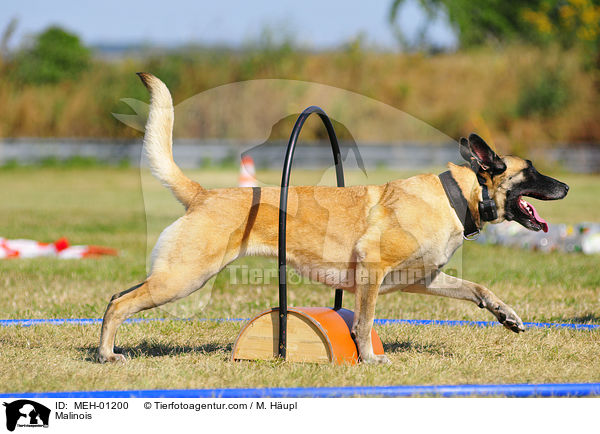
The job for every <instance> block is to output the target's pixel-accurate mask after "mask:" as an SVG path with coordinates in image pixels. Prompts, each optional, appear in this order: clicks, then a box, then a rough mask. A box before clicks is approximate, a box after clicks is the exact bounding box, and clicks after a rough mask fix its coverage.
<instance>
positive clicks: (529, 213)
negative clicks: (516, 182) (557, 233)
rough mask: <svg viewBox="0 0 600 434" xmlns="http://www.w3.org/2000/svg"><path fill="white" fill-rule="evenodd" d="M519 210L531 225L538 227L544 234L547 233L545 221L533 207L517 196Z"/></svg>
mask: <svg viewBox="0 0 600 434" xmlns="http://www.w3.org/2000/svg"><path fill="white" fill-rule="evenodd" d="M519 209H520V210H521V212H522V213H523V214H525V216H526V217H527V218H528V219H529V221H530V222H531V223H532V224H533V225H535V226H539V228H540V229H542V230H543V231H544V232H548V223H547V222H546V220H544V219H543V218H541V217H540V215H539V214H538V212H537V211H536V209H535V208H534V206H533V205H532V204H530V203H529V202H527V201H526V200H525V199H523V197H522V196H519ZM538 230H539V229H538Z"/></svg>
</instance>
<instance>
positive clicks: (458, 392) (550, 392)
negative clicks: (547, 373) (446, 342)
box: [0, 383, 600, 398]
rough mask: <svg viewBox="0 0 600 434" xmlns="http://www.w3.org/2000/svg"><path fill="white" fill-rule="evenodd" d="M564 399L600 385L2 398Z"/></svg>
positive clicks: (181, 391) (206, 391) (153, 392)
mask: <svg viewBox="0 0 600 434" xmlns="http://www.w3.org/2000/svg"><path fill="white" fill-rule="evenodd" d="M423 395H431V396H442V397H457V396H507V397H521V398H525V397H550V396H553V397H565V396H573V397H575V396H594V395H600V383H557V384H466V385H448V386H443V385H436V386H365V387H318V388H316V387H307V388H303V387H292V388H283V387H282V388H264V389H171V390H169V389H167V390H93V391H76V392H39V393H38V392H31V393H14V394H11V393H2V394H0V398H350V397H361V396H362V397H368V396H374V397H377V396H380V397H410V396H423Z"/></svg>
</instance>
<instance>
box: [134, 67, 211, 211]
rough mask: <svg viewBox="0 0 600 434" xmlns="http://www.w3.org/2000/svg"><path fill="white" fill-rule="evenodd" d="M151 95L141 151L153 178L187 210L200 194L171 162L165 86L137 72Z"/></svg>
mask: <svg viewBox="0 0 600 434" xmlns="http://www.w3.org/2000/svg"><path fill="white" fill-rule="evenodd" d="M137 75H138V76H139V77H140V79H141V80H142V83H144V85H145V86H146V88H148V91H149V92H150V112H149V113H148V122H147V123H146V133H145V135H144V150H145V152H146V155H147V156H148V160H149V161H150V169H151V171H152V174H153V175H154V176H155V177H156V178H158V180H159V181H160V182H161V183H162V184H163V185H164V186H165V187H168V188H169V189H170V190H171V191H172V192H173V194H174V195H175V197H176V198H177V200H179V202H181V203H182V204H183V205H184V206H185V207H186V209H187V208H188V206H189V205H190V203H191V202H192V199H193V198H194V197H195V196H196V195H197V194H198V193H199V192H200V191H202V190H203V189H202V187H201V186H200V184H198V183H197V182H194V181H192V180H191V179H190V178H188V177H187V176H185V175H184V174H183V172H182V171H181V169H179V167H178V166H177V164H175V161H174V160H173V122H174V118H175V114H174V110H173V100H172V99H171V94H170V92H169V89H167V86H165V84H164V83H163V82H162V81H160V80H159V79H158V78H156V77H155V76H153V75H152V74H148V73H146V72H138V74H137Z"/></svg>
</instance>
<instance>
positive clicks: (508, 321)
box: [401, 272, 525, 333]
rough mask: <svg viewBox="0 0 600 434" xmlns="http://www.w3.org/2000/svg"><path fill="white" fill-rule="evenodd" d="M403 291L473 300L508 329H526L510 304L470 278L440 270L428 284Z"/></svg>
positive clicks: (406, 288)
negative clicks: (466, 278)
mask: <svg viewBox="0 0 600 434" xmlns="http://www.w3.org/2000/svg"><path fill="white" fill-rule="evenodd" d="M401 291H402V292H411V293H416V294H429V295H439V296H442V297H449V298H456V299H459V300H467V301H472V302H473V303H475V304H476V305H477V306H479V307H480V308H482V309H483V308H485V309H487V310H488V311H490V312H491V313H492V314H493V315H494V316H495V317H496V318H497V319H498V321H499V322H500V324H502V325H503V326H504V327H506V328H507V329H509V330H512V331H513V332H515V333H519V332H524V331H525V326H524V325H523V321H521V318H519V316H518V315H517V314H516V313H515V311H514V310H513V309H512V308H511V307H510V306H509V305H507V304H506V303H504V302H503V301H502V300H500V299H499V298H498V297H497V296H496V295H495V294H494V293H493V292H492V291H490V290H489V289H487V288H486V287H484V286H482V285H479V284H477V283H473V282H469V281H468V280H462V279H459V278H457V277H453V276H449V275H447V274H445V273H442V272H440V273H438V274H437V276H436V277H435V278H434V279H433V280H432V281H431V283H430V284H428V285H427V286H426V285H423V284H414V285H410V286H407V287H404V288H401Z"/></svg>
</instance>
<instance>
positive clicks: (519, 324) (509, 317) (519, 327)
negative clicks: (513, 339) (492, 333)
mask: <svg viewBox="0 0 600 434" xmlns="http://www.w3.org/2000/svg"><path fill="white" fill-rule="evenodd" d="M494 315H496V318H498V321H499V322H500V324H502V325H503V326H504V327H506V328H507V329H509V330H510V331H513V332H515V333H521V332H524V331H525V326H524V325H523V321H521V318H519V315H517V314H516V312H515V311H514V310H512V308H510V307H509V306H507V305H499V306H498V307H497V308H496V309H494Z"/></svg>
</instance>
